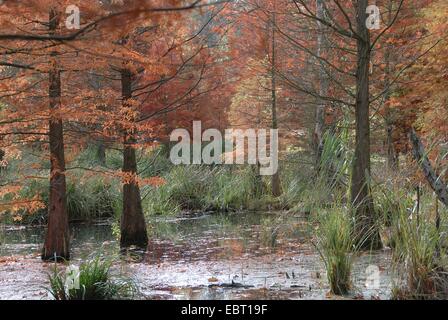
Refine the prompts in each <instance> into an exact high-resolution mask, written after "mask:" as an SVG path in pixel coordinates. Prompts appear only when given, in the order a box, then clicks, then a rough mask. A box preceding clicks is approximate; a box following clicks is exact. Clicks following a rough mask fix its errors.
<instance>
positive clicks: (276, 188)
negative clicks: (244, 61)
mask: <svg viewBox="0 0 448 320" xmlns="http://www.w3.org/2000/svg"><path fill="white" fill-rule="evenodd" d="M274 10H275V9H274ZM275 23H276V22H275V11H274V12H273V13H272V61H271V85H272V89H271V92H272V129H274V130H277V129H278V121H277V86H276V76H275V64H276V60H275V59H276V56H275V53H276V52H275V50H276V48H275ZM279 171H280V165H279V166H278V169H277V171H276V172H275V173H274V174H273V175H272V177H271V179H272V180H271V181H272V195H273V196H274V197H279V196H281V194H282V188H281V183H280V173H279Z"/></svg>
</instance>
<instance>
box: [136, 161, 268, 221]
mask: <svg viewBox="0 0 448 320" xmlns="http://www.w3.org/2000/svg"><path fill="white" fill-rule="evenodd" d="M163 178H164V179H165V181H167V183H166V184H165V185H162V186H159V187H151V186H148V187H145V189H144V190H142V194H143V202H142V205H143V208H144V210H145V212H146V213H147V214H151V215H170V214H171V215H173V214H178V213H180V212H182V211H221V212H222V211H236V210H240V209H246V208H248V207H250V205H251V201H252V200H254V198H255V194H254V189H255V184H256V183H257V181H256V179H255V177H254V173H253V170H251V168H249V167H247V166H246V167H240V168H234V169H232V170H230V169H229V168H226V167H224V166H215V167H210V166H194V165H192V166H173V167H172V168H171V170H169V171H168V172H167V173H165V174H164V175H163ZM258 196H259V195H258Z"/></svg>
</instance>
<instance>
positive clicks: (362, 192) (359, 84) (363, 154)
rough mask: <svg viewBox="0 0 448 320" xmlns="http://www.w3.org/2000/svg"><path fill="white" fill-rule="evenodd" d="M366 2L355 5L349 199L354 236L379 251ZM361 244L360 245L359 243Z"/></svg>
mask: <svg viewBox="0 0 448 320" xmlns="http://www.w3.org/2000/svg"><path fill="white" fill-rule="evenodd" d="M367 2H368V1H367V0H358V1H357V33H358V35H359V36H360V37H361V39H358V40H357V48H358V54H357V58H358V61H357V71H356V110H355V117H356V143H355V155H354V160H353V172H352V182H351V198H352V203H353V206H354V209H355V216H356V217H355V218H356V221H355V232H356V234H357V237H358V238H359V239H360V240H362V246H363V247H364V248H378V247H381V242H380V237H379V232H378V228H377V225H376V219H375V211H374V206H373V198H372V195H371V192H370V185H369V184H370V182H369V179H370V119H369V98H370V97H369V67H370V53H371V50H370V35H369V31H368V29H367V26H366V23H365V22H366V20H367V14H366V8H367ZM360 244H361V243H360Z"/></svg>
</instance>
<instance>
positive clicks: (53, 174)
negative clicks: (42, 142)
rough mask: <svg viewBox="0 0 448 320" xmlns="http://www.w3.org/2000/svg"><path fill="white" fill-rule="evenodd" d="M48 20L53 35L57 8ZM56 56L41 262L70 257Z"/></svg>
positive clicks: (51, 78) (52, 74) (52, 73)
mask: <svg viewBox="0 0 448 320" xmlns="http://www.w3.org/2000/svg"><path fill="white" fill-rule="evenodd" d="M49 18H50V20H49V29H50V34H54V33H55V31H56V29H57V27H58V24H59V16H58V14H57V13H56V11H55V10H54V9H51V11H50V16H49ZM56 55H57V53H56V52H53V53H52V56H53V57H52V59H51V60H52V61H51V64H52V65H53V67H52V69H51V70H50V72H49V102H50V123H49V136H50V161H51V168H50V197H49V203H48V228H47V233H46V236H45V243H44V248H43V250H42V259H43V260H57V261H61V260H68V259H69V258H70V243H69V241H70V236H69V225H68V214H67V208H66V206H67V205H66V181H65V157H64V131H63V124H62V119H61V117H60V115H59V114H58V109H59V108H60V105H61V73H60V70H59V69H58V67H57V63H56V59H57V58H56Z"/></svg>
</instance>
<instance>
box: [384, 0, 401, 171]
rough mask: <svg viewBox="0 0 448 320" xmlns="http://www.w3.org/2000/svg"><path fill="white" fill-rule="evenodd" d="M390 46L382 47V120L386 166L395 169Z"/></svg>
mask: <svg viewBox="0 0 448 320" xmlns="http://www.w3.org/2000/svg"><path fill="white" fill-rule="evenodd" d="M387 9H388V11H389V13H388V22H387V23H388V24H390V23H392V20H393V16H392V0H390V1H389V2H388V8H387ZM391 50H392V49H391V47H390V46H386V47H385V48H384V62H385V64H386V67H385V68H384V73H385V74H386V80H385V83H384V87H385V89H386V90H387V92H386V94H385V97H384V103H385V105H386V112H385V114H384V122H385V126H386V148H387V167H388V168H389V169H392V170H397V169H398V152H397V150H396V148H395V145H394V141H393V136H392V134H393V130H394V125H393V122H394V120H393V117H392V116H393V115H392V111H391V110H390V108H389V106H387V103H388V102H389V100H390V95H391V90H392V89H391V88H390V85H391V78H392V76H393V75H392V72H391V67H390V65H391V55H392V52H391Z"/></svg>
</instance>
